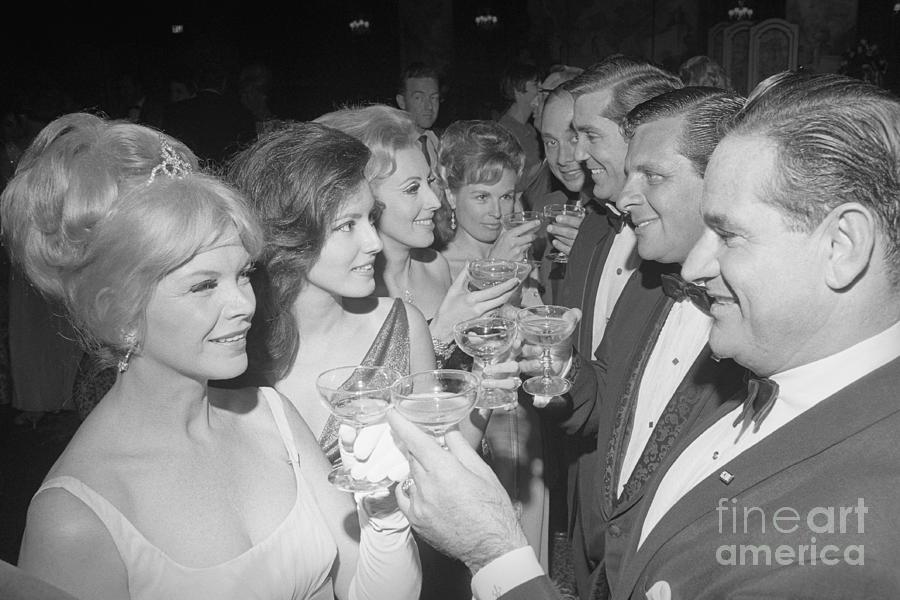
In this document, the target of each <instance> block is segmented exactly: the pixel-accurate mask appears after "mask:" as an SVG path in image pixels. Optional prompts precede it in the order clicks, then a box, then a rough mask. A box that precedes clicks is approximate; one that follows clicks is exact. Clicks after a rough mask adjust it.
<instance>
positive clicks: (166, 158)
mask: <svg viewBox="0 0 900 600" xmlns="http://www.w3.org/2000/svg"><path fill="white" fill-rule="evenodd" d="M159 148H160V155H161V156H162V162H160V163H159V164H158V165H156V166H155V167H153V170H152V171H150V179H149V180H148V181H147V183H153V180H154V179H156V176H157V175H159V174H160V173H164V174H165V175H168V176H169V177H171V178H172V179H182V178H183V177H185V176H187V175H190V174H191V173H193V171H194V169H193V168H192V167H191V165H190V163H189V162H187V161H186V160H184V159H183V158H181V157H180V156H178V154H176V153H175V149H174V148H173V147H172V146H171V145H170V144H169V142H167V141H166V138H164V137H162V136H159Z"/></svg>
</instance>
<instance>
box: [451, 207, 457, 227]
mask: <svg viewBox="0 0 900 600" xmlns="http://www.w3.org/2000/svg"><path fill="white" fill-rule="evenodd" d="M450 230H451V231H456V209H455V208H451V209H450Z"/></svg>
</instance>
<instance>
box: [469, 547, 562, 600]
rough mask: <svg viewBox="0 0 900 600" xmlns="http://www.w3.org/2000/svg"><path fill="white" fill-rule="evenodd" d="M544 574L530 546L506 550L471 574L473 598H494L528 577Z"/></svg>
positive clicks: (482, 599)
mask: <svg viewBox="0 0 900 600" xmlns="http://www.w3.org/2000/svg"><path fill="white" fill-rule="evenodd" d="M543 574H544V569H543V568H541V564H540V563H539V562H538V560H537V557H536V556H535V555H534V550H533V549H532V548H531V546H523V547H521V548H519V549H517V550H513V551H512V552H507V553H506V554H504V555H503V556H501V557H499V558H495V559H494V560H492V561H491V562H489V563H488V564H486V565H485V566H484V567H482V569H481V570H480V571H478V572H477V573H475V575H473V576H472V583H471V586H472V595H474V596H475V600H495V599H496V598H499V597H500V596H502V595H503V594H505V593H506V592H508V591H509V590H511V589H513V588H514V587H516V586H518V585H521V584H523V583H525V582H526V581H528V580H529V579H534V578H535V577H539V576H541V575H543Z"/></svg>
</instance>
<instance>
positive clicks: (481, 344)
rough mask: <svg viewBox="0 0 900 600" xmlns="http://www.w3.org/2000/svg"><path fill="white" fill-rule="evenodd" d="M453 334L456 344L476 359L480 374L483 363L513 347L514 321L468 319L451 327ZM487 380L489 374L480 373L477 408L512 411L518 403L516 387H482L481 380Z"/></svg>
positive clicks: (493, 361) (495, 318) (490, 361)
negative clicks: (510, 388) (508, 388)
mask: <svg viewBox="0 0 900 600" xmlns="http://www.w3.org/2000/svg"><path fill="white" fill-rule="evenodd" d="M453 336H454V337H455V338H456V344H457V345H458V346H459V347H460V348H461V349H462V351H463V352H465V353H466V354H468V355H469V356H471V357H472V358H474V359H475V362H476V363H477V364H478V366H479V367H481V369H482V373H483V371H484V368H485V366H486V365H490V364H495V363H496V362H497V359H498V358H500V356H502V355H503V354H505V353H506V352H508V351H509V349H510V348H511V347H512V345H513V342H514V341H515V339H516V322H515V321H514V320H512V319H505V318H503V317H481V318H478V319H469V320H468V321H462V322H460V323H457V324H456V325H455V326H454V327H453ZM487 379H489V377H488V376H487V375H484V374H482V378H481V380H482V386H481V390H480V391H479V394H478V401H477V402H476V404H475V407H476V408H484V409H488V410H494V409H499V408H502V409H506V410H512V409H513V408H515V407H516V406H517V405H518V394H517V393H516V390H514V389H513V390H506V389H501V388H495V387H485V386H484V381H485V380H487Z"/></svg>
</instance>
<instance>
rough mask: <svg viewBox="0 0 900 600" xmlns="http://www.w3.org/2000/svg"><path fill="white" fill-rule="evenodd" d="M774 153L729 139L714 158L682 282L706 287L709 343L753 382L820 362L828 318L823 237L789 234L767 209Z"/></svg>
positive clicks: (768, 146)
mask: <svg viewBox="0 0 900 600" xmlns="http://www.w3.org/2000/svg"><path fill="white" fill-rule="evenodd" d="M776 158H777V151H776V149H775V147H774V144H772V143H771V142H769V141H768V140H766V139H765V138H761V137H734V138H726V139H725V140H723V141H722V142H721V143H720V144H719V146H718V147H717V148H716V150H715V152H713V155H712V159H711V160H710V163H709V167H708V168H707V170H706V181H705V187H704V192H703V199H702V202H701V210H702V214H703V218H704V220H705V222H706V225H707V227H708V228H707V229H706V230H705V231H704V233H703V235H702V236H701V238H700V241H698V242H697V245H696V246H695V247H694V248H693V250H691V253H690V255H689V256H688V259H687V261H685V263H684V268H683V270H682V275H683V276H684V278H685V279H687V280H688V281H698V280H703V281H705V283H706V288H707V291H708V293H709V295H710V296H711V297H712V299H713V304H712V309H711V313H712V317H713V327H712V331H711V332H710V339H709V344H710V347H711V348H712V350H713V352H715V353H716V354H717V355H719V356H723V357H730V358H734V359H735V360H736V361H737V362H739V363H740V364H742V365H744V366H746V367H748V368H749V369H751V370H752V371H754V372H755V373H757V374H759V375H769V374H771V373H778V372H781V371H784V370H786V369H789V368H791V367H793V366H796V365H798V364H805V363H806V362H809V357H810V356H813V357H814V356H816V355H817V348H815V347H814V346H816V345H817V344H818V342H816V340H817V339H818V336H817V335H816V332H817V331H819V330H820V329H821V327H822V320H823V318H824V317H823V315H828V314H829V313H830V312H832V308H831V307H830V304H829V302H830V300H829V297H831V296H833V294H832V293H830V290H829V289H828V286H827V285H826V281H827V278H826V277H825V275H824V269H825V268H826V265H827V256H828V244H823V243H819V242H820V241H821V239H823V236H822V235H821V231H820V230H821V229H822V228H823V227H825V225H823V226H820V227H818V228H816V229H815V230H814V231H812V232H810V233H806V232H803V231H796V228H794V229H792V228H791V227H789V226H788V223H787V222H786V220H785V217H784V215H783V213H782V212H781V211H780V210H779V209H778V208H776V207H775V206H774V205H773V204H772V203H771V202H766V201H765V200H764V199H765V198H766V187H767V182H770V181H771V180H772V179H773V178H774V177H775V173H776Z"/></svg>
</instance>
